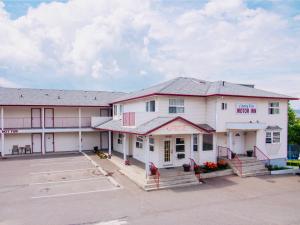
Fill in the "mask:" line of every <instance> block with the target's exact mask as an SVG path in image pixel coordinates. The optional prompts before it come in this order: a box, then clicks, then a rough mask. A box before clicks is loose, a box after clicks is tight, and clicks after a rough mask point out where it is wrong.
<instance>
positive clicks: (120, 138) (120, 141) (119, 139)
mask: <svg viewBox="0 0 300 225" xmlns="http://www.w3.org/2000/svg"><path fill="white" fill-rule="evenodd" d="M122 143H123V134H121V133H119V134H118V144H120V145H121V144H122Z"/></svg>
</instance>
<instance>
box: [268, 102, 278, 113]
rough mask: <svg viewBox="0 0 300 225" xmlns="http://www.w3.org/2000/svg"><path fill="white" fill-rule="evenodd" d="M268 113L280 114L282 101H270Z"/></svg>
mask: <svg viewBox="0 0 300 225" xmlns="http://www.w3.org/2000/svg"><path fill="white" fill-rule="evenodd" d="M272 104H276V105H278V106H274V105H272ZM268 114H269V115H278V114H280V102H279V101H277V102H269V103H268Z"/></svg>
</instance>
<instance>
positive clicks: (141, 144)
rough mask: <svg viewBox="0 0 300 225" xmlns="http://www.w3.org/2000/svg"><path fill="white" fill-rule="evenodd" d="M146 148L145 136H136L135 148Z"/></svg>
mask: <svg viewBox="0 0 300 225" xmlns="http://www.w3.org/2000/svg"><path fill="white" fill-rule="evenodd" d="M143 147H144V137H143V136H140V135H139V136H136V138H135V148H139V149H143Z"/></svg>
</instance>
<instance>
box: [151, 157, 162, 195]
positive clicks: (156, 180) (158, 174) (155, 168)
mask: <svg viewBox="0 0 300 225" xmlns="http://www.w3.org/2000/svg"><path fill="white" fill-rule="evenodd" d="M150 168H151V169H153V170H155V171H156V172H155V175H154V181H155V184H156V187H157V189H159V179H160V172H159V169H158V168H157V166H155V165H154V163H153V162H150Z"/></svg>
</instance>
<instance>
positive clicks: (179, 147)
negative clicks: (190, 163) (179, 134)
mask: <svg viewBox="0 0 300 225" xmlns="http://www.w3.org/2000/svg"><path fill="white" fill-rule="evenodd" d="M175 150H176V153H177V158H178V159H184V158H185V153H184V152H185V144H184V138H176V141H175Z"/></svg>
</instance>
